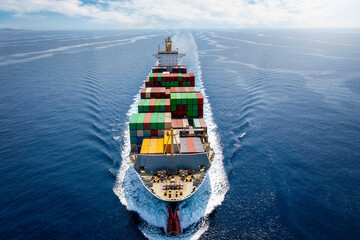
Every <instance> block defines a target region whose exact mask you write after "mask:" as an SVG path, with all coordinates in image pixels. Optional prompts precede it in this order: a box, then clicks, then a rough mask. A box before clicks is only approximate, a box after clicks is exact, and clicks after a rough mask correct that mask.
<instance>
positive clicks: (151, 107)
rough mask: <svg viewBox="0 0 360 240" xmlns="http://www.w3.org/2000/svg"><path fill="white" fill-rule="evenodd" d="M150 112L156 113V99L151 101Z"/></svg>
mask: <svg viewBox="0 0 360 240" xmlns="http://www.w3.org/2000/svg"><path fill="white" fill-rule="evenodd" d="M149 112H155V99H153V98H152V99H150V103H149Z"/></svg>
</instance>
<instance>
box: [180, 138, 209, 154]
mask: <svg viewBox="0 0 360 240" xmlns="http://www.w3.org/2000/svg"><path fill="white" fill-rule="evenodd" d="M180 151H181V153H201V152H204V148H203V145H202V143H201V140H200V138H197V137H186V138H180Z"/></svg>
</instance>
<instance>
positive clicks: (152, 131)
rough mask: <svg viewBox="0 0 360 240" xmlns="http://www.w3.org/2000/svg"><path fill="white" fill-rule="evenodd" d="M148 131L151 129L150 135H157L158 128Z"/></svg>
mask: <svg viewBox="0 0 360 240" xmlns="http://www.w3.org/2000/svg"><path fill="white" fill-rule="evenodd" d="M150 131H151V132H150V135H151V136H152V137H156V136H158V130H157V129H151V130H150Z"/></svg>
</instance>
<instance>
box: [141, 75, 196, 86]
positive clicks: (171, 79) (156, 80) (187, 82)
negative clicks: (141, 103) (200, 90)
mask: <svg viewBox="0 0 360 240" xmlns="http://www.w3.org/2000/svg"><path fill="white" fill-rule="evenodd" d="M145 86H146V87H166V88H168V89H169V88H170V87H194V86H195V75H194V74H193V73H190V74H183V73H151V74H150V76H149V78H148V79H146V81H145Z"/></svg>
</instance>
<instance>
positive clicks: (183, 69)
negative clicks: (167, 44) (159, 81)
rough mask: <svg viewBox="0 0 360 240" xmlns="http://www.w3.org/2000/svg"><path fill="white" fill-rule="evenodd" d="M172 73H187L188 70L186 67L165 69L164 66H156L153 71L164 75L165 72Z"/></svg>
mask: <svg viewBox="0 0 360 240" xmlns="http://www.w3.org/2000/svg"><path fill="white" fill-rule="evenodd" d="M167 71H169V72H171V73H186V72H187V68H186V67H185V66H176V67H170V68H167V67H163V66H154V67H153V68H152V70H151V72H152V73H163V72H167Z"/></svg>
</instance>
